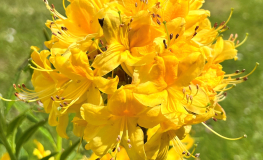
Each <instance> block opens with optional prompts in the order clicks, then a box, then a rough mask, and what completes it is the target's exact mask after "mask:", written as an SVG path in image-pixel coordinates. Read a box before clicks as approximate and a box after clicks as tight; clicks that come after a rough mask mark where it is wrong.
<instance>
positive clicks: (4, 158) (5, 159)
mask: <svg viewBox="0 0 263 160" xmlns="http://www.w3.org/2000/svg"><path fill="white" fill-rule="evenodd" d="M0 160H10V156H9V154H8V152H6V153H4V154H3V156H2V157H1V159H0Z"/></svg>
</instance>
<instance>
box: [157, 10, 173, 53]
mask: <svg viewBox="0 0 263 160" xmlns="http://www.w3.org/2000/svg"><path fill="white" fill-rule="evenodd" d="M158 16H159V15H158V14H157V17H158ZM160 18H161V17H160ZM163 24H164V28H165V30H166V34H167V39H168V46H170V40H171V38H170V37H171V35H169V32H168V28H167V25H166V21H163ZM165 49H167V47H166V48H165Z"/></svg>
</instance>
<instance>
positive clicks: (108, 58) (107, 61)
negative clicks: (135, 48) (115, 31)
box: [92, 43, 127, 76]
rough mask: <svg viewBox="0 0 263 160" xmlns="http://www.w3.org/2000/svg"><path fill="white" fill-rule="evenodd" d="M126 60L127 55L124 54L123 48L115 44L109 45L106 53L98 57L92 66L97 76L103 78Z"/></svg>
mask: <svg viewBox="0 0 263 160" xmlns="http://www.w3.org/2000/svg"><path fill="white" fill-rule="evenodd" d="M126 59H127V53H126V52H125V48H123V46H122V45H119V44H117V43H116V44H113V45H110V46H109V48H108V49H107V51H105V52H103V53H102V54H100V55H98V56H97V57H96V58H95V60H94V62H93V63H92V66H93V67H94V68H96V69H98V73H97V75H98V76H103V75H105V74H107V73H109V72H110V71H112V70H113V69H115V68H117V67H118V66H119V65H120V64H121V63H122V62H124V61H125V60H126Z"/></svg>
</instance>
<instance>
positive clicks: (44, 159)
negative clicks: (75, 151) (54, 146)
mask: <svg viewBox="0 0 263 160" xmlns="http://www.w3.org/2000/svg"><path fill="white" fill-rule="evenodd" d="M56 154H58V152H52V153H51V154H50V155H48V156H46V157H44V158H42V159H40V160H48V159H49V158H51V157H53V156H55V155H56Z"/></svg>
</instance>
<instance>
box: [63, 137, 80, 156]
mask: <svg viewBox="0 0 263 160" xmlns="http://www.w3.org/2000/svg"><path fill="white" fill-rule="evenodd" d="M79 143H80V141H76V142H75V143H73V145H72V146H70V147H69V148H67V149H65V150H64V152H62V154H61V156H60V159H61V160H65V159H66V158H67V157H68V156H69V155H70V153H71V152H72V151H74V149H75V148H76V146H77V145H78V144H79Z"/></svg>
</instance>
